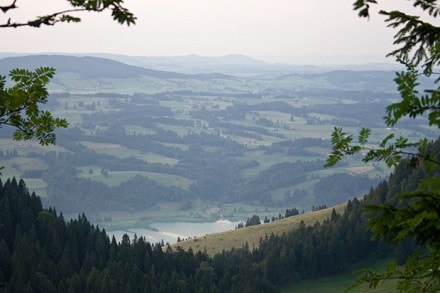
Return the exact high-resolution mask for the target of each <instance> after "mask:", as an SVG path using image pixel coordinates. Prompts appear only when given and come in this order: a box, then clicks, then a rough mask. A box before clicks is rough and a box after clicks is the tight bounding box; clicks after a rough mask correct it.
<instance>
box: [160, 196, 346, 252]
mask: <svg viewBox="0 0 440 293" xmlns="http://www.w3.org/2000/svg"><path fill="white" fill-rule="evenodd" d="M346 206H347V203H341V204H339V205H336V206H334V207H330V208H326V209H322V210H318V211H313V212H308V213H305V214H300V215H296V216H293V217H288V218H284V219H281V220H277V221H274V222H270V223H265V224H261V225H256V226H250V227H244V228H240V229H235V230H231V231H226V232H221V233H214V234H208V235H205V236H203V237H198V238H192V239H188V240H184V241H181V242H178V243H174V244H172V245H171V247H172V248H174V249H175V248H177V247H180V248H183V249H184V250H188V249H189V248H191V249H192V250H193V251H203V252H206V253H208V255H210V256H213V255H215V254H217V253H221V252H222V251H223V250H225V251H230V250H231V249H233V248H241V247H243V246H245V245H246V243H247V245H248V246H249V248H250V249H252V248H257V247H258V245H259V243H260V239H262V238H265V237H266V236H270V234H272V233H273V234H274V235H282V234H283V233H288V232H290V231H292V230H293V229H294V228H296V227H298V226H299V224H300V223H301V222H304V224H305V225H306V226H312V225H314V224H315V223H316V222H317V221H319V222H323V221H324V220H325V219H327V218H330V216H331V214H332V211H333V209H335V211H336V213H338V214H342V213H343V212H344V209H345V207H346ZM164 249H166V247H164Z"/></svg>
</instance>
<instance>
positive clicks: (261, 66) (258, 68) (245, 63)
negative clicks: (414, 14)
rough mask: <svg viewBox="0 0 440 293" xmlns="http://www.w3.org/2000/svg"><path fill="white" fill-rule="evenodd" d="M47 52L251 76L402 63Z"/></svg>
mask: <svg viewBox="0 0 440 293" xmlns="http://www.w3.org/2000/svg"><path fill="white" fill-rule="evenodd" d="M44 54H45V55H58V56H76V57H83V56H88V57H97V58H104V59H111V60H114V61H117V62H121V63H125V64H126V65H132V66H136V67H144V68H148V69H151V70H156V71H166V72H175V73H183V74H207V73H214V72H215V73H217V74H225V75H233V76H248V77H255V76H257V77H280V76H283V75H288V74H293V73H300V74H304V73H324V72H330V71H334V70H353V71H396V70H400V67H399V66H398V65H396V64H390V63H371V64H351V65H350V64H347V65H337V66H336V65H334V66H332V65H323V66H319V65H307V64H296V65H295V64H283V63H268V62H265V61H261V60H258V59H254V58H251V57H248V56H246V55H241V54H229V55H224V56H200V55H196V54H191V55H185V56H128V55H121V54H111V53H60V52H55V53H44ZM35 55H37V54H29V53H28V54H25V53H21V54H20V53H0V59H1V58H8V57H18V56H35Z"/></svg>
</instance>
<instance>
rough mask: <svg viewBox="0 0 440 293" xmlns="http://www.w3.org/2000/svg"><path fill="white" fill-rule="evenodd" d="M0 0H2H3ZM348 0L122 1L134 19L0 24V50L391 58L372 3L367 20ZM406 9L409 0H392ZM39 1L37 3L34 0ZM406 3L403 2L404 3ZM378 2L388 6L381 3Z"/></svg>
mask: <svg viewBox="0 0 440 293" xmlns="http://www.w3.org/2000/svg"><path fill="white" fill-rule="evenodd" d="M9 2H10V1H9V0H0V5H4V4H5V3H9ZM65 2H66V1H64V0H38V1H35V0H18V1H17V5H18V6H19V9H16V10H15V11H11V12H9V13H8V14H6V15H5V14H3V13H1V12H0V22H2V23H3V22H5V20H6V19H7V18H9V17H10V18H11V19H12V20H14V19H17V20H20V19H21V20H27V19H29V17H30V16H31V15H44V14H47V13H49V12H55V11H57V9H62V8H65V7H66V6H65ZM353 2H354V0H125V1H124V3H125V5H126V6H127V7H129V9H130V10H131V11H132V12H133V13H134V14H135V15H136V17H137V22H136V25H134V26H129V27H127V26H126V25H119V24H118V23H116V22H114V21H112V19H111V16H110V13H81V14H78V16H80V17H81V18H82V22H81V23H80V24H57V25H56V26H53V27H44V28H38V29H37V28H17V29H12V28H7V29H5V28H2V29H0V39H1V43H0V52H19V53H29V52H37V53H43V52H63V53H87V52H93V53H96V52H100V53H115V54H124V55H133V56H182V55H189V54H197V55H201V56H222V55H227V54H244V55H247V56H249V57H252V58H255V59H260V60H264V61H268V62H272V63H290V64H362V63H367V62H383V61H387V62H393V60H392V59H390V58H388V59H386V58H385V55H386V54H387V53H388V52H390V51H391V50H392V48H393V47H392V37H393V30H392V29H389V28H387V27H386V24H385V23H384V18H383V16H380V15H378V14H377V13H375V12H377V9H378V8H376V7H375V8H374V9H373V15H372V17H371V18H370V19H369V20H368V19H365V18H359V17H358V16H357V13H356V12H355V11H353V9H352V4H353ZM388 2H390V1H388ZM392 2H394V3H396V2H397V4H393V5H394V6H395V7H393V9H396V8H397V9H407V6H408V5H407V3H408V1H392ZM36 3H38V5H36ZM402 5H406V7H404V6H402ZM382 8H388V7H383V6H382Z"/></svg>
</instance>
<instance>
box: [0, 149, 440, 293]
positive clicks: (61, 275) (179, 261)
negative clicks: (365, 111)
mask: <svg viewBox="0 0 440 293" xmlns="http://www.w3.org/2000/svg"><path fill="white" fill-rule="evenodd" d="M432 147H433V148H434V149H435V153H436V154H438V153H439V150H440V142H439V141H437V142H436V143H435V144H433V145H432ZM434 176H439V170H437V172H436V173H434ZM425 177H426V174H425V172H424V170H423V169H422V168H419V169H416V168H414V167H413V166H411V165H410V163H409V161H403V162H402V163H401V164H400V165H399V166H398V167H397V169H396V170H395V171H394V172H393V174H392V175H391V176H390V178H389V180H388V181H387V182H382V183H381V184H379V185H378V186H377V187H376V188H374V189H371V191H370V192H369V194H368V195H366V196H365V198H364V199H363V200H358V199H353V200H352V201H350V202H349V203H348V204H347V208H346V210H345V212H344V213H343V214H342V215H339V214H337V213H333V214H332V216H331V217H330V218H329V219H327V220H325V221H324V222H322V223H316V224H315V225H314V226H310V227H305V226H301V227H300V228H298V229H295V230H293V231H292V232H291V233H288V234H286V235H282V236H273V235H267V237H266V238H264V239H261V243H260V246H259V248H258V249H251V248H249V247H248V246H244V247H243V248H237V249H233V250H232V251H224V252H223V253H221V254H218V255H215V256H214V257H212V258H210V257H208V255H207V254H205V253H203V252H197V251H192V250H190V251H183V250H179V249H178V250H177V251H174V252H173V251H172V250H171V248H170V249H167V250H166V251H165V252H163V251H162V247H161V245H160V244H150V243H147V242H146V241H145V240H144V239H143V238H142V237H139V238H137V237H135V238H134V239H129V238H128V236H124V237H123V239H122V241H121V242H120V243H117V242H116V240H115V239H114V238H113V239H111V240H110V239H109V237H108V236H107V235H106V233H105V231H103V230H101V229H99V228H98V227H95V226H94V225H92V224H91V223H90V222H89V221H88V220H87V218H86V216H85V215H81V216H78V217H77V218H76V219H73V220H70V221H68V222H66V220H65V219H64V218H63V216H62V214H58V213H57V212H56V211H55V208H49V209H43V208H42V204H41V200H40V199H39V197H38V196H36V195H35V194H33V193H32V194H29V192H28V191H27V188H26V186H25V183H24V181H22V180H20V181H18V182H17V180H15V179H12V180H10V179H8V180H7V181H6V182H2V183H1V186H0V257H1V259H0V288H1V289H2V290H5V291H14V292H26V291H30V290H37V289H38V290H41V291H42V292H61V291H66V290H69V291H72V292H85V291H89V292H121V291H127V292H141V291H142V292H143V291H150V292H151V291H158V292H169V291H173V292H188V291H192V292H194V291H200V292H208V291H212V292H256V291H264V292H271V291H274V292H275V291H278V290H279V289H280V288H281V287H282V286H288V285H289V284H292V283H295V282H298V281H300V280H303V279H307V278H314V277H317V276H324V275H329V274H335V273H340V272H344V271H345V270H346V269H347V268H349V267H350V266H351V265H352V264H355V263H356V262H358V261H360V260H362V259H365V258H369V259H374V258H381V257H386V256H395V257H397V259H398V260H400V261H402V260H405V258H406V257H407V256H408V254H409V253H411V252H412V250H413V249H414V246H413V243H412V241H410V240H408V241H405V242H403V244H401V245H399V246H391V245H389V244H386V243H383V242H377V241H372V240H371V239H370V236H371V235H370V234H369V232H367V230H366V225H367V221H368V215H367V214H365V213H363V211H362V208H363V206H364V205H365V204H368V203H381V202H383V201H384V200H385V199H388V200H390V199H391V200H392V199H393V197H394V196H395V195H396V194H398V193H401V192H403V191H410V190H414V189H415V188H417V184H418V182H419V181H420V180H421V179H422V178H425ZM399 204H402V203H399Z"/></svg>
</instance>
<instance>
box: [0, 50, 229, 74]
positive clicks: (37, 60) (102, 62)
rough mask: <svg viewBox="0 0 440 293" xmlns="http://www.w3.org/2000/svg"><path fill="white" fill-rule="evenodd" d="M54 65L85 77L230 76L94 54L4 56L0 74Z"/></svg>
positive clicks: (58, 68)
mask: <svg viewBox="0 0 440 293" xmlns="http://www.w3.org/2000/svg"><path fill="white" fill-rule="evenodd" d="M43 66H44V67H54V68H56V71H57V72H74V73H78V74H80V75H81V76H82V77H84V78H135V77H138V76H141V75H144V76H152V77H156V78H165V79H166V78H193V79H213V78H223V79H228V78H230V77H229V76H226V75H223V74H214V73H211V74H192V75H188V74H183V73H175V72H168V71H159V70H153V69H148V68H144V67H139V66H133V65H128V64H125V63H121V62H118V61H115V60H111V59H105V58H100V57H91V56H81V57H80V56H68V55H27V56H17V57H6V58H4V59H0V74H3V75H5V74H7V73H8V72H9V71H10V70H12V69H14V68H26V69H35V68H38V67H43Z"/></svg>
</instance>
